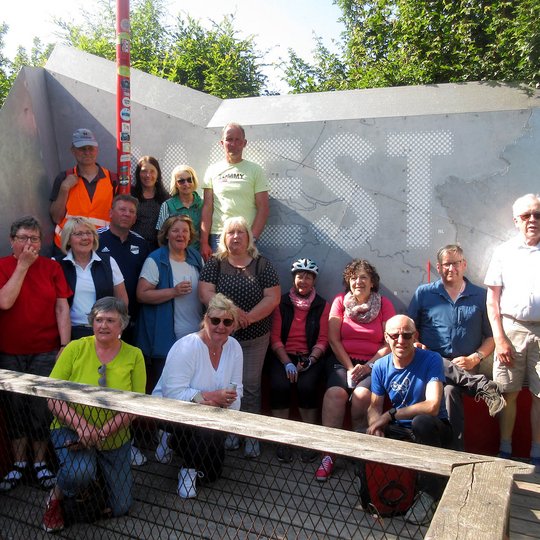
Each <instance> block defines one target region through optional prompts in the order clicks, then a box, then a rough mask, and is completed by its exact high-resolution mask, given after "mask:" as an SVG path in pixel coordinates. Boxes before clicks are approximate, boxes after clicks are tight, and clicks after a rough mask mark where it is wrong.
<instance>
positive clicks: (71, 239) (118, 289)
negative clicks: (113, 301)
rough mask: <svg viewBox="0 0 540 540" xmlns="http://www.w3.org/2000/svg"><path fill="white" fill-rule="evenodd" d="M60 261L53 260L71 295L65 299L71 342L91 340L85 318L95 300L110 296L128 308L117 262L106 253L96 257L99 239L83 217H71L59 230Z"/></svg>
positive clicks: (89, 328) (90, 224) (58, 259)
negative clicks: (69, 319) (60, 234)
mask: <svg viewBox="0 0 540 540" xmlns="http://www.w3.org/2000/svg"><path fill="white" fill-rule="evenodd" d="M61 241H62V251H63V252H64V253H65V254H66V255H65V256H64V257H61V256H60V257H57V258H56V260H57V261H58V262H59V263H60V265H61V266H62V269H63V270H64V275H65V276H66V281H67V282H68V285H69V286H70V287H71V290H72V291H73V293H74V294H73V296H72V297H71V298H69V299H68V302H69V305H70V312H69V314H70V317H71V339H79V338H81V337H86V336H91V335H92V327H91V326H90V325H89V324H88V314H89V313H90V310H91V309H92V306H93V305H94V304H95V303H96V300H99V299H100V298H104V297H105V296H114V297H115V298H118V299H120V300H122V301H123V302H124V303H125V304H126V305H128V301H129V300H128V295H127V292H126V287H125V285H124V276H123V275H122V272H121V270H120V268H119V267H118V264H117V262H116V261H115V260H114V259H113V258H112V257H111V256H110V255H107V254H106V253H99V254H98V253H97V248H98V246H99V236H98V234H97V231H96V228H95V227H94V225H93V223H92V222H91V221H90V220H89V219H87V218H85V217H72V218H70V219H68V221H67V222H66V224H65V226H64V229H63V230H62V236H61Z"/></svg>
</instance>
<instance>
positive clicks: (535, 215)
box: [519, 212, 540, 221]
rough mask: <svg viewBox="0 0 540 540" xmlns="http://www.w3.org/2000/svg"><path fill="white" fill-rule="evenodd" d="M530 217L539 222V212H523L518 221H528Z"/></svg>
mask: <svg viewBox="0 0 540 540" xmlns="http://www.w3.org/2000/svg"><path fill="white" fill-rule="evenodd" d="M531 216H532V217H533V218H534V219H536V220H537V221H538V220H540V212H525V213H524V214H520V215H519V219H521V221H529V219H531Z"/></svg>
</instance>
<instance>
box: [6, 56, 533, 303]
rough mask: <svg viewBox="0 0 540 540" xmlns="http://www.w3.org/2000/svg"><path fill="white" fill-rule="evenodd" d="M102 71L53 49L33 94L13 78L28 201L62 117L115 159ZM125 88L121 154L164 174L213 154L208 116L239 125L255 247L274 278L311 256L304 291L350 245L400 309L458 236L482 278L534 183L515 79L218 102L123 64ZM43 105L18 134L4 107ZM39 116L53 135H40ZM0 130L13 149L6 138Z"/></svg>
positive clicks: (56, 153)
mask: <svg viewBox="0 0 540 540" xmlns="http://www.w3.org/2000/svg"><path fill="white" fill-rule="evenodd" d="M38 71H39V70H38ZM114 72H115V68H114V64H113V63H111V62H106V61H104V60H101V59H97V58H94V57H91V56H89V55H85V54H84V53H81V52H79V51H74V50H72V49H69V48H66V47H60V48H57V49H56V50H55V52H54V53H53V56H52V57H51V60H50V61H49V63H48V64H47V66H46V69H45V72H44V74H43V75H42V77H41V83H39V84H38V83H37V82H35V84H34V86H35V87H36V88H37V87H38V86H39V88H40V92H33V93H32V94H29V93H28V91H27V90H26V86H27V83H26V82H25V81H20V80H18V81H17V83H16V87H17V88H18V90H16V91H15V92H16V93H15V94H14V97H11V96H10V102H9V104H6V107H5V109H6V108H9V112H6V111H4V110H3V111H2V115H1V116H0V136H1V137H2V139H3V140H4V141H6V144H8V149H7V150H5V149H4V145H2V147H1V149H0V151H2V152H5V154H4V155H5V156H8V155H9V156H14V158H15V159H10V160H7V162H8V163H9V166H8V170H9V171H10V172H11V173H12V174H13V172H14V171H17V170H18V169H19V168H20V167H21V166H22V165H21V161H22V160H23V155H24V156H27V157H28V159H29V165H28V167H29V169H30V170H31V171H32V172H33V174H34V175H35V176H37V177H39V178H41V180H40V182H41V184H39V185H40V186H41V187H39V189H34V191H33V192H32V188H31V187H30V186H28V185H26V186H25V190H26V191H27V193H29V194H30V192H32V193H31V194H30V196H29V197H28V200H27V201H25V203H26V202H28V206H29V207H31V208H39V212H40V213H41V214H40V215H43V214H44V212H46V209H47V207H48V202H47V199H48V190H49V189H50V185H51V184H52V180H53V178H54V175H55V174H56V172H57V170H59V169H60V168H66V167H68V166H70V165H71V164H72V157H71V154H70V152H69V147H70V144H71V140H70V137H71V133H72V131H73V130H74V129H76V128H78V127H81V126H87V127H89V128H90V129H92V130H94V131H95V132H96V135H97V137H98V139H99V140H100V152H101V156H100V162H101V163H102V164H103V165H105V166H107V167H111V168H113V169H114V168H115V162H116V159H115V139H114V132H115V111H114V106H115V105H114V104H115V96H114V91H115V80H114ZM21 77H22V76H21ZM21 77H20V78H19V79H21ZM40 85H41V86H40ZM132 89H133V92H132V119H133V121H132V133H131V143H132V154H133V163H136V161H137V159H138V158H139V157H140V156H141V155H144V154H151V155H154V156H156V157H157V158H158V159H159V161H160V163H161V165H162V169H163V173H164V180H165V183H166V185H168V180H169V175H170V173H171V171H172V169H173V168H174V166H175V165H177V164H179V163H188V164H190V165H192V166H193V167H194V168H195V169H196V170H197V171H198V173H199V176H200V177H202V176H203V175H204V171H205V169H206V167H207V166H208V164H210V163H212V162H214V161H217V160H218V159H220V158H221V155H222V151H221V148H220V146H219V144H218V141H219V137H220V132H221V128H222V126H223V125H224V124H225V123H227V122H229V121H238V122H240V123H243V124H244V125H245V127H246V131H247V138H248V145H247V147H246V151H245V158H246V159H251V160H253V161H256V162H258V163H260V164H261V165H262V166H263V167H264V168H265V170H266V173H267V175H268V178H269V183H270V189H271V192H270V194H271V213H270V218H269V221H268V226H267V228H266V229H265V232H264V234H263V235H262V237H261V239H260V247H261V250H262V251H263V253H265V254H266V255H267V256H268V257H269V258H270V259H271V260H272V261H274V263H275V264H276V266H277V268H278V272H279V274H280V277H281V279H282V283H283V288H284V289H287V288H288V287H289V285H290V274H289V268H290V262H291V260H292V259H295V258H297V257H300V256H304V257H305V256H307V257H312V258H314V259H315V260H316V261H317V262H318V263H319V265H320V267H321V277H320V279H319V282H318V289H319V291H320V292H321V293H322V294H323V295H324V296H326V297H327V298H329V299H331V298H332V297H333V296H334V295H335V294H336V293H337V292H338V291H339V290H341V288H342V284H341V273H342V270H343V267H344V265H345V264H346V263H347V262H348V261H349V260H350V259H351V258H353V257H363V258H367V259H369V260H370V262H372V263H373V264H374V265H375V266H376V267H377V269H378V271H379V273H380V275H381V280H382V285H383V287H382V289H383V293H384V294H386V295H388V296H389V297H390V298H391V299H392V300H393V302H394V303H395V305H396V307H397V308H398V309H399V310H404V309H405V307H406V305H407V304H408V302H409V299H410V297H411V295H412V293H413V292H414V290H415V289H416V287H417V286H418V285H419V284H420V283H422V282H425V281H426V268H427V265H428V263H429V262H430V261H431V263H432V265H433V264H434V262H435V261H434V259H435V253H436V251H437V249H438V248H439V247H441V246H442V245H444V244H447V243H450V242H456V241H457V242H460V243H461V244H462V246H463V247H464V249H465V251H466V254H467V259H468V263H469V272H468V273H469V276H470V277H471V279H472V280H474V281H476V282H479V283H481V282H482V281H483V276H484V273H485V271H486V268H487V264H488V262H489V259H490V256H491V252H492V250H493V248H494V247H495V246H496V245H497V244H498V243H499V242H501V241H502V240H504V239H506V238H508V237H509V236H511V235H512V234H513V232H514V228H513V224H512V219H511V204H512V202H513V200H514V199H515V198H517V197H518V196H520V195H522V194H524V193H527V192H531V191H538V180H537V174H538V173H537V171H538V170H539V165H540V164H539V160H540V157H539V156H540V152H539V151H538V150H539V139H540V132H539V114H540V110H539V107H538V100H539V96H540V93H538V92H530V91H525V90H524V89H523V88H521V87H517V86H509V85H497V84H480V83H469V84H463V85H440V86H431V87H411V88H387V89H373V90H362V91H360V90H358V91H349V92H334V93H323V94H311V95H295V96H269V97H260V98H249V99H236V100H226V101H221V100H218V99H216V98H213V97H211V96H207V95H204V94H201V93H198V92H194V91H192V90H189V89H186V88H183V87H180V86H177V85H173V84H171V83H168V82H166V81H162V80H160V79H157V78H154V77H151V76H148V75H145V74H141V73H139V72H137V71H136V70H133V78H132ZM15 96H16V97H15ZM8 105H9V107H8ZM47 106H48V108H49V110H50V117H49V119H48V120H47V117H46V116H45V115H44V116H41V117H39V118H38V116H37V115H36V113H33V118H34V120H33V121H34V123H37V127H36V129H35V130H34V134H33V135H32V136H31V137H26V138H25V137H23V133H24V129H25V127H24V123H23V122H22V120H21V118H17V119H14V118H12V117H24V114H23V112H22V111H23V110H24V109H25V108H27V109H28V108H29V110H32V109H34V110H37V109H39V110H41V109H46V108H47ZM8 117H10V118H12V119H11V120H9V121H7V120H5V119H6V118H8ZM36 118H37V120H36ZM42 124H45V125H42ZM47 129H48V130H49V131H48V132H49V133H52V134H53V139H54V143H55V144H52V143H49V144H48V145H45V144H44V141H43V139H44V137H42V136H40V133H46V132H47ZM11 130H13V131H14V132H15V133H14V137H15V141H16V145H17V146H18V147H19V148H18V149H15V148H14V147H13V146H11V143H8V141H9V136H10V131H11ZM4 163H6V159H4ZM52 168H53V169H54V170H53V171H52V172H51V169H52ZM39 175H41V176H39ZM6 184H8V185H9V189H8V187H6ZM11 184H12V180H11V179H10V180H8V181H7V182H5V183H4V185H3V187H2V189H4V193H3V194H4V198H3V200H4V201H5V200H6V199H5V197H8V198H9V205H7V204H6V203H5V202H4V207H5V209H6V212H5V215H4V218H5V219H6V221H5V222H4V223H3V224H4V225H5V224H6V223H7V222H8V220H9V221H11V218H12V217H17V216H18V215H20V214H21V211H22V209H23V207H24V205H23V204H22V203H23V201H22V200H19V198H18V195H17V196H16V197H13V196H12V195H11V193H12V192H11V189H12V188H11ZM8 215H9V219H8V217H7V216H8ZM431 272H432V279H435V278H436V271H435V269H434V267H432V269H431Z"/></svg>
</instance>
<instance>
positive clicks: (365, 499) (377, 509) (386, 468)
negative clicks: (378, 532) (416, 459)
mask: <svg viewBox="0 0 540 540" xmlns="http://www.w3.org/2000/svg"><path fill="white" fill-rule="evenodd" d="M356 474H357V476H358V479H359V481H360V489H359V494H360V500H361V503H362V508H363V509H364V510H366V511H367V512H369V513H370V514H373V515H376V516H382V517H385V516H395V515H399V514H404V513H405V512H407V510H408V509H409V508H410V507H411V506H412V504H413V502H414V496H415V488H416V476H417V473H416V471H415V470H413V469H405V468H404V467H396V466H394V465H386V464H384V463H376V462H373V461H363V462H361V463H360V464H359V466H358V468H357V471H356Z"/></svg>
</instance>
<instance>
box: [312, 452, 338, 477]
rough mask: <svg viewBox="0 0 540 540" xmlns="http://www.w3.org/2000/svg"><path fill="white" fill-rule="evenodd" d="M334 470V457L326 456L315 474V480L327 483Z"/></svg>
mask: <svg viewBox="0 0 540 540" xmlns="http://www.w3.org/2000/svg"><path fill="white" fill-rule="evenodd" d="M333 470H334V460H333V459H332V456H324V457H323V459H322V461H321V464H320V465H319V468H318V469H317V472H316V473H315V479H316V480H318V481H319V482H326V481H327V480H328V479H329V478H330V476H332V471H333Z"/></svg>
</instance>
